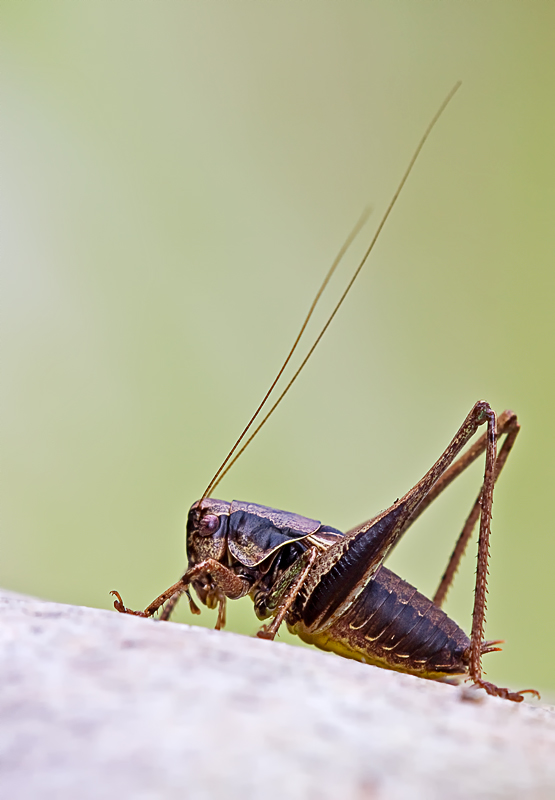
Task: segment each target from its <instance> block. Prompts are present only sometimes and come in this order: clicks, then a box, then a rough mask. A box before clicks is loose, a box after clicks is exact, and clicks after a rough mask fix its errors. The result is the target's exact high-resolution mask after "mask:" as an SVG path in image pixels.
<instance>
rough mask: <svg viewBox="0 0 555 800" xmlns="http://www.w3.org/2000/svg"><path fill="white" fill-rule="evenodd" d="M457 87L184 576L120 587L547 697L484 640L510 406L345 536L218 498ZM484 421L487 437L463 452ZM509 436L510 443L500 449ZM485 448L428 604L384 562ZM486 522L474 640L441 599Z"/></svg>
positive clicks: (510, 695) (466, 427)
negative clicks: (507, 668) (485, 666)
mask: <svg viewBox="0 0 555 800" xmlns="http://www.w3.org/2000/svg"><path fill="white" fill-rule="evenodd" d="M459 85H460V84H457V85H455V86H454V87H453V89H452V90H451V92H450V93H449V94H448V96H447V97H446V99H445V100H444V102H443V103H442V105H441V107H440V108H439V110H438V112H437V113H436V115H435V116H434V118H433V119H432V121H431V122H430V124H429V126H428V128H427V130H426V131H425V133H424V135H423V137H422V139H421V140H420V142H419V144H418V146H417V148H416V150H415V152H414V154H413V156H412V159H411V161H410V163H409V166H408V167H407V169H406V171H405V173H404V175H403V177H402V179H401V182H400V183H399V186H398V188H397V190H396V192H395V194H394V196H393V198H392V200H391V201H390V204H389V206H388V208H387V210H386V212H385V214H384V216H383V218H382V219H381V221H380V223H379V225H378V227H377V230H376V233H375V234H374V237H373V238H372V241H371V243H370V245H369V247H368V249H367V250H366V252H365V254H364V256H363V257H362V259H361V261H360V262H359V264H358V266H357V269H356V271H355V273H354V275H353V276H352V278H351V279H350V281H349V283H348V285H347V288H346V289H345V291H344V292H343V294H342V296H341V298H340V299H339V301H338V303H337V305H336V306H335V308H334V310H333V311H332V313H331V315H330V317H329V318H328V320H327V322H326V323H325V325H324V326H323V328H322V330H321V331H320V333H319V335H318V336H317V338H316V340H315V342H314V344H313V345H312V346H311V348H310V349H309V351H308V354H307V355H306V356H305V358H304V360H303V361H302V363H301V365H300V367H299V368H298V369H297V371H296V372H295V374H294V375H293V378H292V379H291V380H290V381H289V383H288V384H287V386H286V388H285V389H284V390H283V392H282V393H281V395H280V396H279V397H278V399H277V401H276V402H275V403H274V404H273V406H272V407H271V409H270V411H269V412H267V413H266V414H265V416H264V417H263V419H262V421H261V422H259V423H258V426H257V427H256V428H255V429H254V432H252V433H250V436H249V437H248V438H247V439H246V441H244V440H245V437H246V436H247V433H248V432H249V431H250V430H251V428H252V426H253V424H254V422H255V420H257V419H258V418H259V415H260V413H261V411H262V409H263V407H264V406H265V404H266V402H267V401H268V399H269V396H270V394H271V392H272V391H273V389H274V387H275V386H276V384H277V382H278V380H279V379H280V378H281V376H282V374H283V372H284V370H285V368H286V367H287V365H288V363H289V361H290V359H291V357H292V355H293V353H294V352H295V350H296V348H297V345H298V344H299V341H300V339H301V337H302V335H303V333H304V331H305V328H306V326H307V324H308V321H309V319H310V318H311V316H312V313H313V311H314V308H315V306H316V304H317V302H318V301H319V299H320V296H321V294H322V292H323V291H324V289H325V287H326V285H327V283H328V281H329V279H330V278H331V275H332V273H333V272H334V270H335V269H336V267H337V265H338V263H339V262H340V260H341V259H342V257H343V255H344V254H345V252H346V250H347V248H348V247H349V246H350V244H351V242H352V241H353V239H354V238H355V236H356V235H357V234H358V233H359V231H360V229H361V227H362V225H363V223H364V222H365V219H366V216H367V215H363V217H362V218H361V220H359V222H358V223H357V225H356V226H355V228H354V229H353V231H352V232H351V234H350V235H349V237H348V238H347V240H346V242H345V244H344V245H343V247H342V248H341V250H340V252H339V254H338V255H337V258H336V259H335V261H334V263H333V264H332V266H331V268H330V270H329V272H328V274H327V275H326V277H325V279H324V282H323V284H322V286H321V287H320V289H319V291H318V293H317V295H316V298H315V300H314V301H313V303H312V306H311V308H310V310H309V313H308V315H307V317H306V319H305V321H304V323H303V325H302V327H301V330H300V332H299V334H298V336H297V338H296V340H295V342H294V344H293V347H292V348H291V350H290V351H289V353H288V355H287V358H286V359H285V361H284V363H283V365H282V367H281V368H280V370H279V372H278V374H277V376H276V378H275V380H274V381H273V383H272V385H271V386H270V388H269V390H268V392H267V393H266V395H265V397H264V398H263V400H262V402H261V403H260V405H259V406H258V408H257V410H256V412H255V413H254V414H253V416H252V417H251V419H250V421H249V423H248V425H247V426H246V427H245V429H244V430H243V432H242V433H241V436H240V437H239V439H238V440H237V441H236V443H235V445H234V446H233V448H232V449H231V451H230V453H229V454H228V455H227V456H226V458H225V460H224V462H223V464H222V465H221V466H220V468H219V469H218V471H217V472H216V474H215V475H214V477H213V478H212V480H211V481H210V483H209V484H208V486H207V487H206V490H205V491H204V494H203V495H202V497H201V499H200V500H198V501H197V502H196V503H194V504H193V506H192V507H191V509H190V511H189V515H188V521H187V542H186V546H187V558H188V567H187V570H186V572H185V574H184V575H183V576H182V577H181V578H180V580H179V581H178V582H177V583H175V584H174V585H173V586H170V588H169V589H167V590H166V591H165V592H163V593H162V594H161V595H160V596H159V597H157V598H156V600H154V601H153V602H152V603H151V604H150V605H149V606H147V608H146V609H145V610H144V611H132V610H130V609H128V608H126V607H125V606H124V604H123V601H122V599H121V597H120V595H119V594H118V592H112V594H113V595H115V597H116V600H115V602H114V607H115V608H116V610H117V611H119V612H121V613H126V614H134V615H137V616H142V617H150V616H152V615H153V614H155V613H156V612H157V611H158V610H159V609H160V608H161V607H162V606H164V608H163V610H162V612H161V617H162V619H169V617H170V614H171V612H172V610H173V608H174V607H175V604H176V603H177V601H178V599H179V598H180V596H182V595H183V594H185V595H187V597H188V600H189V604H190V608H191V611H192V612H193V613H195V614H198V613H200V609H199V608H198V606H197V605H196V603H195V602H194V600H193V599H192V597H191V594H190V587H193V588H194V589H195V592H196V593H197V595H198V597H199V599H200V601H201V602H202V603H203V604H205V605H206V606H208V607H209V608H216V607H217V608H218V618H217V623H216V628H217V629H220V628H223V627H224V625H225V609H226V602H227V599H230V600H234V599H238V598H240V597H244V596H245V595H249V596H250V597H251V599H252V600H253V603H254V608H255V612H256V614H257V616H258V618H259V619H261V620H264V619H270V618H272V619H271V622H270V623H269V624H266V625H264V626H263V627H262V628H261V630H260V631H259V632H258V634H257V635H258V636H260V637H261V638H265V639H274V638H275V636H276V634H277V633H278V630H279V628H280V626H281V624H282V623H283V622H285V623H286V624H287V627H288V628H289V630H290V631H291V632H292V633H295V634H297V635H298V636H299V637H300V638H301V639H303V640H304V641H305V642H308V643H311V644H315V645H316V646H317V647H319V648H321V649H324V650H331V651H333V652H335V653H338V654H339V655H342V656H345V657H347V658H353V659H357V660H359V661H362V662H365V663H369V664H374V665H377V666H380V667H384V668H386V669H393V670H397V671H400V672H406V673H410V674H412V675H417V676H419V677H422V678H429V679H434V680H449V679H453V678H456V677H458V678H467V679H470V680H471V681H472V682H473V683H474V684H475V685H476V686H477V687H481V688H482V689H485V691H486V692H487V693H488V694H490V695H497V696H499V697H503V698H505V699H507V700H513V701H515V702H521V701H522V700H523V699H524V694H526V693H531V694H535V695H537V696H538V697H539V695H538V693H537V692H536V691H535V690H533V689H524V690H521V691H516V692H515V691H510V690H509V689H506V688H502V687H498V686H495V685H494V684H493V683H490V682H488V681H486V680H484V679H483V678H482V664H481V661H482V656H483V655H484V654H485V653H490V652H493V651H496V650H499V649H500V648H499V647H498V645H499V644H501V641H484V638H483V637H484V625H485V612H486V591H487V570H488V555H489V538H490V523H491V508H492V500H493V489H494V485H495V482H496V480H497V478H498V477H499V474H500V473H501V470H502V469H503V466H504V465H505V462H506V460H507V456H508V455H509V453H510V451H511V449H512V447H513V445H514V442H515V439H516V437H517V435H518V432H519V427H520V426H519V423H518V420H517V417H516V414H514V413H513V412H512V411H504V412H503V413H502V414H501V415H500V416H499V418H497V417H496V414H495V412H494V411H493V409H492V408H491V407H490V405H489V404H488V403H487V402H485V401H479V402H477V403H476V404H475V405H474V406H473V408H472V409H471V410H470V412H469V414H468V416H467V417H466V419H465V420H464V422H463V423H462V425H461V426H460V428H459V430H458V431H457V432H456V434H455V436H454V437H453V439H452V441H451V442H450V443H449V445H448V446H447V448H446V449H445V451H444V452H443V453H442V454H441V456H440V457H439V459H438V460H437V461H436V463H435V464H434V465H433V466H432V467H431V468H430V469H429V470H428V472H427V473H426V474H425V475H424V477H423V478H422V479H421V480H420V481H419V482H418V483H417V484H416V485H415V486H414V487H413V488H412V489H410V490H409V491H408V492H407V493H406V494H405V495H404V496H403V497H401V498H400V499H398V500H397V501H396V502H395V503H394V504H393V505H392V506H390V507H389V508H388V509H386V510H385V511H382V512H381V513H380V514H378V515H377V516H375V517H373V518H372V519H370V520H367V521H366V522H363V523H362V524H361V525H358V526H356V527H355V528H353V529H351V530H350V531H347V532H346V533H344V532H342V531H339V530H337V529H335V528H332V527H330V526H327V525H323V524H322V523H321V522H320V521H318V520H314V519H308V518H306V517H302V516H299V515H298V514H294V513H290V512H288V511H279V510H277V509H273V508H268V507H265V506H260V505H256V504H255V503H246V502H240V501H236V500H234V501H233V502H231V503H229V502H225V501H223V500H216V499H214V498H213V497H212V496H211V495H212V492H213V491H214V489H215V488H216V486H217V485H218V484H219V482H220V480H221V479H222V477H223V476H224V475H225V474H226V473H227V471H228V470H229V469H230V468H231V466H232V465H233V464H234V463H235V461H236V460H237V458H238V457H239V456H240V455H241V453H242V452H243V451H244V449H245V448H246V447H247V446H248V444H249V443H250V441H251V440H252V438H253V437H254V436H255V435H256V434H257V433H258V431H259V430H260V428H261V427H262V425H264V424H265V422H266V420H267V419H268V418H269V416H270V415H271V414H272V413H273V411H274V410H275V408H276V407H277V406H278V405H279V403H280V402H281V400H282V399H283V397H284V396H285V395H286V394H287V392H288V391H289V389H290V387H291V386H292V384H293V383H294V381H295V380H296V378H297V377H298V375H299V374H300V372H301V371H302V369H303V368H304V366H305V364H306V362H307V361H308V359H309V358H310V356H311V355H312V353H313V351H314V349H315V347H316V346H317V345H318V343H319V342H320V340H321V338H322V336H323V335H324V333H325V331H326V330H327V328H328V327H329V325H330V323H331V321H332V320H333V318H334V317H335V315H336V313H337V311H338V310H339V308H340V306H341V305H342V303H343V301H344V299H345V297H346V295H347V294H348V292H349V291H350V289H351V287H352V285H353V283H354V281H355V280H356V278H357V276H358V274H359V273H360V271H361V269H362V267H363V266H364V264H365V263H366V261H367V259H368V257H369V255H370V253H371V252H372V249H373V247H374V244H375V242H376V240H377V238H378V236H379V235H380V233H381V231H382V229H383V227H384V225H385V223H386V221H387V219H388V217H389V215H390V213H391V211H392V209H393V207H394V205H395V203H396V201H397V198H398V197H399V194H400V193H401V191H402V189H403V187H404V185H405V183H406V181H407V178H408V176H409V174H410V173H411V171H412V169H413V166H414V164H415V162H416V160H417V158H418V155H419V153H420V151H421V149H422V147H423V146H424V143H425V141H426V140H427V138H428V136H429V135H430V133H431V131H432V128H433V127H434V125H435V124H436V122H437V120H438V119H439V117H440V116H441V114H442V113H443V111H444V109H445V108H446V106H447V104H448V103H449V101H450V100H451V98H452V97H453V95H454V94H455V92H456V91H457V89H458V88H459ZM482 425H484V426H485V433H483V434H482V436H481V437H480V438H479V439H477V441H475V442H474V443H473V444H472V445H471V446H470V447H469V448H468V449H466V450H464V448H465V447H466V445H467V444H468V443H469V442H470V440H471V439H472V437H473V436H474V435H475V434H476V432H477V431H478V428H479V427H480V426H482ZM500 440H502V446H501V447H500V449H499V451H498V449H497V444H498V441H500ZM240 445H241V447H240ZM463 450H464V452H463ZM482 454H485V470H484V478H483V482H482V486H481V489H480V492H479V494H478V497H477V498H476V500H475V502H474V503H473V505H472V508H471V510H470V513H469V515H468V517H467V519H466V521H465V523H464V525H463V528H462V531H461V534H460V536H459V538H458V541H457V543H456V546H455V549H454V551H453V553H452V555H451V557H450V559H449V562H448V565H447V568H446V570H445V573H444V575H443V577H442V579H441V581H440V584H439V587H438V589H437V591H436V593H435V595H434V597H433V599H432V600H429V599H428V598H426V597H425V596H424V595H422V594H420V592H418V591H417V590H416V589H415V588H414V587H413V586H411V585H410V584H408V583H407V582H406V581H404V580H403V579H402V578H400V577H398V576H397V575H395V574H394V573H393V572H391V571H390V570H388V569H387V567H385V566H384V565H383V562H384V561H385V559H386V557H387V555H388V553H389V551H390V550H391V548H392V547H393V546H394V545H395V544H396V542H397V541H398V540H399V539H400V537H401V536H403V534H404V533H405V532H406V531H407V529H408V528H409V527H410V525H411V524H412V523H413V522H414V521H415V520H416V519H417V518H418V517H419V516H420V515H421V514H422V513H423V512H424V511H425V510H426V508H427V507H428V506H429V505H430V503H431V502H432V501H433V500H434V499H435V498H436V497H437V496H438V495H439V494H440V493H441V492H442V491H443V490H444V489H445V488H446V487H447V486H449V485H450V484H451V483H452V481H453V480H454V479H455V478H456V477H457V476H458V475H460V474H461V473H462V472H463V471H464V470H465V469H466V468H467V467H468V466H469V465H470V464H472V463H473V462H474V461H475V460H476V459H477V458H478V457H479V456H481V455H482ZM478 520H479V522H480V525H479V541H478V561H477V573H476V586H475V594H474V610H473V617H472V630H471V633H470V637H468V636H467V635H466V634H465V633H464V632H463V630H462V629H461V628H460V627H459V626H458V625H457V624H456V623H455V622H454V621H452V620H451V619H450V618H449V617H448V616H447V614H446V613H445V612H444V611H443V610H442V609H441V606H442V604H443V601H444V600H445V596H446V594H447V591H448V589H449V587H450V585H451V583H452V581H453V578H454V575H455V573H456V571H457V568H458V565H459V562H460V560H461V558H462V555H463V553H464V551H465V549H466V546H467V544H468V541H469V539H470V537H471V535H472V531H473V529H474V528H475V526H476V524H477V522H478Z"/></svg>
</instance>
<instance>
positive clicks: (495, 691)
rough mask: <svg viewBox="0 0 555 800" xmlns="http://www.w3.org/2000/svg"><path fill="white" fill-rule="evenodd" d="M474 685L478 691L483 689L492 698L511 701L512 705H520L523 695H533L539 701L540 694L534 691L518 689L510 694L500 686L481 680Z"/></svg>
mask: <svg viewBox="0 0 555 800" xmlns="http://www.w3.org/2000/svg"><path fill="white" fill-rule="evenodd" d="M474 684H475V686H478V687H479V688H480V689H485V691H486V692H487V693H488V694H491V695H492V696H493V697H502V698H503V699H504V700H512V701H513V702H514V703H522V701H523V700H524V695H525V694H533V695H535V696H536V698H537V699H538V700H541V697H540V693H539V692H537V691H536V690H535V689H520V691H518V692H511V691H510V690H509V689H506V688H504V687H502V686H495V684H493V683H489V681H483V680H481V679H480V680H477V681H474Z"/></svg>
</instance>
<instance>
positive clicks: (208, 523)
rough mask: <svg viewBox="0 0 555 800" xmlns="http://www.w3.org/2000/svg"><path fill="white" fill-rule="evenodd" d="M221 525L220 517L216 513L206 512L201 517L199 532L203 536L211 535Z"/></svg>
mask: <svg viewBox="0 0 555 800" xmlns="http://www.w3.org/2000/svg"><path fill="white" fill-rule="evenodd" d="M219 527H220V518H219V517H218V516H217V515H216V514H205V515H204V516H203V517H201V518H200V520H199V524H198V532H199V534H200V535H201V536H211V535H212V534H213V533H216V531H217V530H218V528H219Z"/></svg>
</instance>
